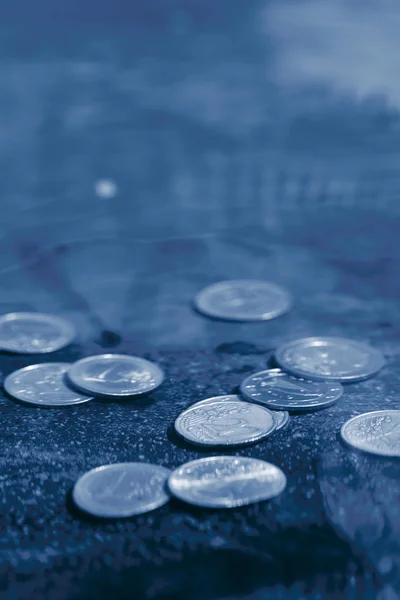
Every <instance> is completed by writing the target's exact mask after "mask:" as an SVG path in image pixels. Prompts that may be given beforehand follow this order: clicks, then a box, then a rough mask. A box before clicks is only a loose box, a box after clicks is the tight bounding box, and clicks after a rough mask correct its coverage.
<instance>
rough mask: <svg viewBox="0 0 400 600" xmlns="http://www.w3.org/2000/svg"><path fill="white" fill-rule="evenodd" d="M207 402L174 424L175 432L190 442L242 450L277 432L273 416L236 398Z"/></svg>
mask: <svg viewBox="0 0 400 600" xmlns="http://www.w3.org/2000/svg"><path fill="white" fill-rule="evenodd" d="M209 400H210V401H209V402H206V403H205V402H201V403H200V402H199V403H198V404H194V405H193V406H191V407H190V408H188V409H187V410H185V411H184V412H183V413H181V414H180V415H179V417H178V418H177V419H176V421H175V429H176V431H177V432H178V433H179V435H181V436H182V437H184V438H185V439H186V440H188V441H189V442H192V443H194V444H200V445H202V446H241V445H244V444H252V443H253V442H257V441H259V440H262V439H263V438H265V437H267V436H268V435H270V434H271V433H272V432H273V431H274V430H275V429H276V420H275V416H274V414H273V412H272V411H270V410H268V409H266V408H263V407H262V406H257V405H256V404H250V402H243V400H241V399H240V398H239V397H238V396H215V397H214V398H210V399H209ZM211 400H213V401H212V402H211Z"/></svg>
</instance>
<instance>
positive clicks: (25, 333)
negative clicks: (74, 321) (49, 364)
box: [0, 312, 75, 354]
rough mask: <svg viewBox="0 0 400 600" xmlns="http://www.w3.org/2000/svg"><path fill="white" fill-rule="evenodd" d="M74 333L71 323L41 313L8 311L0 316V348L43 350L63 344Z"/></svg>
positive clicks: (72, 337) (36, 351)
mask: <svg viewBox="0 0 400 600" xmlns="http://www.w3.org/2000/svg"><path fill="white" fill-rule="evenodd" d="M74 337H75V329H74V327H73V325H71V323H69V322H68V321H65V320H64V319H61V318H60V317H56V316H55V315H48V314H43V313H28V312H20V313H9V314H7V315H2V316H1V317H0V349H1V350H5V351H7V352H17V353H19V354H45V353H47V352H55V351H56V350H60V348H64V346H67V345H68V344H70V343H71V342H72V340H73V339H74Z"/></svg>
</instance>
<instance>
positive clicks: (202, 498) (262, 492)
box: [168, 456, 286, 508]
mask: <svg viewBox="0 0 400 600" xmlns="http://www.w3.org/2000/svg"><path fill="white" fill-rule="evenodd" d="M168 486H169V489H170V491H171V493H172V494H173V495H174V496H176V497H177V498H179V499H180V500H183V501H184V502H188V503H189V504H194V505H196V506H204V507H209V508H233V507H235V506H244V505H246V504H252V503H254V502H260V501H262V500H269V499H270V498H274V497H275V496H278V495H279V494H280V493H282V492H283V490H284V489H285V487H286V476H285V474H284V473H283V472H282V471H281V469H279V468H278V467H276V466H275V465H272V464H271V463H268V462H265V461H263V460H258V459H256V458H245V457H242V456H212V457H208V458H201V459H199V460H193V461H191V462H188V463H186V464H184V465H182V466H181V467H178V468H177V469H175V471H173V472H172V473H171V475H170V477H169V479H168Z"/></svg>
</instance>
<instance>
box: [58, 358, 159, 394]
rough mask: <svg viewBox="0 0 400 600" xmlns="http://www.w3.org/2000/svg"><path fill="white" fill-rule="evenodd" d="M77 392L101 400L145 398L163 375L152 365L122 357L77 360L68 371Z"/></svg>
mask: <svg viewBox="0 0 400 600" xmlns="http://www.w3.org/2000/svg"><path fill="white" fill-rule="evenodd" d="M68 378H69V380H70V381H71V382H72V384H73V385H74V386H75V387H77V388H78V389H80V390H82V391H84V392H86V393H89V394H93V395H94V396H103V397H106V398H107V397H109V398H114V397H123V396H136V395H139V394H147V393H148V392H151V391H152V390H154V389H156V388H157V387H158V386H159V385H161V383H162V382H163V379H164V373H163V371H162V370H161V369H160V367H158V366H157V365H155V364H154V363H152V362H150V361H148V360H145V359H144V358H139V357H137V356H127V355H125V354H100V355H97V356H89V357H88V358H83V359H82V360H78V362H76V363H75V364H74V365H72V367H71V368H70V370H69V371H68Z"/></svg>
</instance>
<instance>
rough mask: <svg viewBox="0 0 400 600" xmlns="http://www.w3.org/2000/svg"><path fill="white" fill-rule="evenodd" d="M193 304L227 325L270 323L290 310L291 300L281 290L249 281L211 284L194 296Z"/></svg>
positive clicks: (285, 292) (289, 296)
mask: <svg viewBox="0 0 400 600" xmlns="http://www.w3.org/2000/svg"><path fill="white" fill-rule="evenodd" d="M194 302H195V306H196V308H197V309H198V310H199V311H200V312H202V313H203V314H205V315H207V316H210V317H214V318H217V319H227V320H231V321H260V320H261V321H265V320H268V319H274V318H275V317H279V316H280V315H282V314H284V313H286V312H287V311H288V310H289V309H290V308H291V307H292V297H291V295H290V294H289V292H287V291H286V290H285V289H283V288H282V287H280V286H279V285H276V284H275V283H270V282H268V281H255V280H252V279H238V280H234V281H221V282H220V283H214V284H213V285H210V286H208V287H206V288H205V289H203V290H202V291H201V292H200V293H199V294H197V296H196V298H195V300H194Z"/></svg>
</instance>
